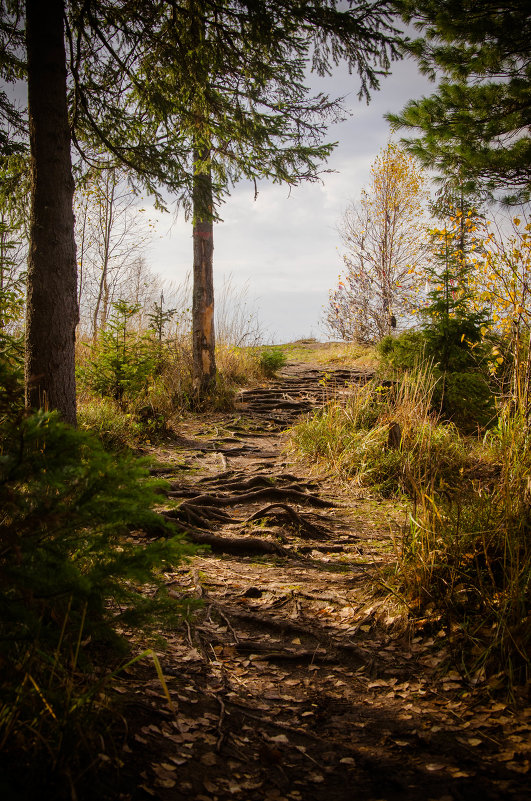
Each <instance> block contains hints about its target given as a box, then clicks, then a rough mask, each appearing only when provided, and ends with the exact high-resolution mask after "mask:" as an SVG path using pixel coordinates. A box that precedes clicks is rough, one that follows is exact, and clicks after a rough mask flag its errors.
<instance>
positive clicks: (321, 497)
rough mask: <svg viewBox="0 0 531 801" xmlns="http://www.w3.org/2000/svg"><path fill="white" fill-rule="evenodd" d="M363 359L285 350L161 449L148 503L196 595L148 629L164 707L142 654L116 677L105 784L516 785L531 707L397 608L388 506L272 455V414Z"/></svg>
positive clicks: (358, 788) (176, 589) (187, 792)
mask: <svg viewBox="0 0 531 801" xmlns="http://www.w3.org/2000/svg"><path fill="white" fill-rule="evenodd" d="M369 376H370V372H369V371H345V370H336V371H334V370H330V369H329V370H327V371H326V372H325V371H322V370H320V369H319V368H317V367H316V368H315V369H308V368H304V367H301V366H300V365H297V366H289V367H288V368H287V369H285V370H284V371H283V372H282V374H281V376H280V377H279V378H278V379H277V380H276V381H272V382H270V383H269V384H268V385H267V386H266V387H263V388H257V389H252V390H245V391H243V392H242V393H241V394H240V396H239V399H238V408H239V413H238V415H237V416H234V414H232V415H228V414H225V415H222V414H217V415H212V416H210V417H209V418H208V419H205V418H204V417H202V418H201V419H196V420H190V421H188V423H187V426H186V430H184V431H183V436H182V437H181V438H180V439H179V440H178V441H177V442H176V443H174V444H171V445H170V444H169V445H167V446H166V447H165V448H164V449H162V450H161V449H159V450H158V451H157V453H156V455H157V458H158V459H159V466H158V467H157V468H156V472H157V473H161V474H162V475H164V476H165V477H166V478H167V479H168V480H169V483H170V489H169V490H168V493H167V502H166V503H165V512H164V513H165V514H166V515H167V516H169V517H170V518H171V519H173V520H175V521H177V522H178V523H179V524H180V526H181V527H182V528H183V529H185V530H187V531H188V533H189V536H190V538H191V539H192V540H193V541H194V542H197V543H200V544H209V545H210V546H211V550H209V551H204V552H202V553H199V554H198V555H196V556H195V557H194V558H193V559H192V560H191V561H190V562H189V563H187V564H182V565H180V566H179V567H178V568H176V569H175V571H174V572H172V573H168V574H167V575H166V581H167V585H168V587H169V590H170V592H171V593H172V594H174V595H175V596H176V597H179V598H182V597H186V598H189V599H191V600H194V599H197V600H198V601H200V606H199V608H197V609H195V611H194V612H193V613H192V614H191V615H190V617H189V618H188V619H187V620H185V621H183V624H182V625H181V626H180V627H179V628H178V629H177V630H174V631H171V632H164V636H165V639H166V642H167V646H166V648H165V650H163V651H161V653H160V654H159V656H160V661H161V664H162V670H163V674H164V680H165V687H166V688H167V691H168V693H169V696H170V698H171V701H172V704H171V707H170V706H169V705H168V703H167V700H166V699H165V688H164V687H163V686H162V685H161V682H160V680H159V678H158V677H157V675H156V672H155V671H154V669H153V666H152V665H149V664H147V662H146V663H142V665H140V664H139V663H137V664H135V665H133V666H131V667H130V668H129V669H128V670H127V671H126V672H122V674H120V675H119V676H118V678H117V680H116V683H115V686H114V692H116V694H117V696H118V695H119V696H120V697H121V699H122V701H123V718H124V721H126V722H127V725H126V726H124V730H123V737H122V739H121V740H120V738H119V737H117V747H120V744H122V745H123V749H122V751H121V752H120V753H119V757H120V759H121V761H122V762H123V767H122V770H121V774H120V776H121V778H120V786H119V788H118V789H117V791H116V793H115V795H114V796H113V797H116V798H118V797H119V798H121V799H123V800H124V801H137V800H138V801H140V799H153V798H155V799H161V801H181V799H182V801H185V800H186V801H192V799H193V800H194V801H226V800H228V799H231V801H284V800H287V799H289V800H290V801H347V800H348V801H352V799H356V800H357V801H395V799H397V800H398V799H401V800H403V801H428V800H429V799H433V801H452V799H453V800H454V801H473V800H474V799H478V801H479V799H481V801H488V800H489V799H492V801H494V800H495V799H496V801H498V800H500V801H501V799H515V801H523V799H524V798H529V795H528V771H529V764H530V763H529V759H530V752H529V743H530V739H529V729H530V725H529V724H530V717H529V710H526V709H525V708H524V707H523V704H522V703H521V702H520V704H519V702H518V701H517V703H513V704H512V705H508V704H507V703H506V702H505V701H504V700H496V699H493V698H489V697H488V696H487V695H486V694H485V691H484V689H480V688H473V687H471V686H469V685H468V684H467V682H466V680H465V678H464V676H463V675H461V674H460V673H459V672H458V671H457V670H456V668H455V667H453V668H451V669H449V668H448V662H449V660H450V657H451V656H452V653H451V651H452V646H451V644H450V636H449V632H448V631H447V630H446V629H445V627H444V626H443V624H442V623H440V622H439V623H438V622H436V621H435V622H433V621H424V622H423V621H420V622H418V623H417V624H415V625H413V624H411V623H409V624H408V622H407V621H406V620H405V618H404V615H403V613H402V612H401V611H400V609H399V606H398V604H395V605H393V602H392V601H390V600H389V595H388V592H387V591H386V590H385V588H383V587H382V576H384V575H385V573H384V572H383V571H384V570H385V569H386V568H389V567H392V565H393V563H394V558H395V557H394V553H395V550H394V543H393V531H396V530H397V527H398V525H399V524H400V523H401V522H403V519H404V517H403V515H404V510H403V508H402V507H401V506H400V504H399V503H397V502H391V501H383V500H379V499H378V498H373V497H371V496H370V495H369V494H368V493H367V494H365V495H361V494H360V493H359V492H358V493H357V494H356V495H353V493H352V491H350V492H347V491H345V490H344V489H343V488H342V487H340V486H339V482H338V481H337V479H336V477H334V476H328V477H326V476H325V477H321V478H319V479H316V478H315V477H311V478H309V477H308V475H307V474H306V472H305V470H304V468H303V466H301V465H300V464H296V463H293V462H292V461H291V460H290V458H289V455H287V454H286V452H285V447H286V444H287V438H286V434H285V432H284V431H283V430H282V427H284V428H285V426H286V425H290V424H292V423H293V421H294V419H295V417H296V415H297V414H300V413H301V412H304V411H306V410H307V409H308V408H313V407H315V406H316V405H318V404H322V403H323V402H325V401H326V399H327V397H330V392H331V390H330V387H331V386H333V387H334V390H335V389H336V388H337V389H339V390H340V391H342V392H348V391H352V387H351V384H352V383H354V382H356V381H365V380H367V378H368V377H369ZM160 460H162V461H163V463H164V464H162V465H161V464H160ZM445 643H448V644H447V645H445ZM138 647H141V643H139V646H138Z"/></svg>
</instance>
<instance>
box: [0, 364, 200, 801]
mask: <svg viewBox="0 0 531 801" xmlns="http://www.w3.org/2000/svg"><path fill="white" fill-rule="evenodd" d="M0 386H1V387H2V392H1V393H0V642H1V644H2V651H1V659H0V680H1V681H0V684H1V687H2V691H1V695H0V776H1V779H0V787H1V785H2V784H3V787H1V789H2V790H3V791H4V792H3V797H12V796H9V795H7V793H8V790H9V788H10V787H11V788H13V787H18V792H17V793H15V797H25V798H30V797H34V796H33V795H32V793H35V792H37V793H38V796H35V797H39V798H45V797H48V796H47V791H48V790H50V788H53V797H54V798H61V797H63V795H64V796H65V797H68V798H70V797H71V796H72V797H74V795H75V792H76V790H75V788H76V785H77V783H78V780H79V779H80V777H81V775H82V774H83V773H84V772H85V771H86V770H87V769H88V767H90V765H91V763H93V765H96V763H94V762H93V760H94V755H95V754H96V753H98V752H100V751H102V750H104V746H103V744H102V742H101V740H100V738H99V735H98V737H96V734H95V731H96V724H95V720H96V718H98V720H100V724H101V719H100V718H101V715H103V717H105V714H106V710H105V704H102V702H101V693H102V689H103V681H104V680H103V679H101V678H100V679H96V678H95V665H102V664H108V663H111V664H118V663H119V660H120V659H121V658H122V657H123V654H124V653H125V640H123V639H122V637H121V634H122V631H123V629H125V628H127V627H133V626H134V627H135V628H137V627H139V626H140V627H141V629H142V631H143V632H144V633H145V632H146V631H148V630H150V629H152V630H156V629H158V627H159V626H160V623H161V621H164V623H165V625H168V624H170V623H172V621H173V622H175V621H176V620H178V619H179V617H180V616H182V613H183V605H182V604H180V603H179V602H178V601H176V600H174V599H173V598H171V597H169V595H168V594H167V592H166V590H165V585H164V581H163V573H162V571H163V570H164V569H168V568H171V566H172V565H175V564H177V563H178V562H179V561H180V560H181V559H182V558H183V557H184V556H185V554H187V553H191V552H193V548H192V546H190V545H188V544H186V543H185V542H184V541H183V540H182V539H181V538H180V537H179V535H176V534H175V530H174V529H172V528H171V526H169V524H167V523H166V522H165V521H164V519H163V518H161V517H160V516H159V515H158V514H156V513H155V512H154V511H153V507H154V506H155V504H157V503H158V502H159V500H160V496H159V494H158V492H159V488H160V482H156V481H153V480H152V479H150V478H149V477H148V474H147V469H146V466H145V465H144V464H143V463H142V462H140V461H139V460H138V459H134V458H132V457H120V458H117V457H115V456H113V455H112V454H110V453H108V452H106V451H105V450H104V448H103V446H102V444H101V443H100V442H99V441H98V440H97V439H96V438H95V437H94V436H92V435H90V434H88V433H87V432H83V431H79V430H76V429H73V428H71V427H70V426H67V425H65V424H63V423H61V422H60V420H59V419H58V416H57V414H56V413H49V412H43V411H39V412H36V413H34V414H29V413H28V412H26V411H24V410H23V408H22V405H21V402H20V385H19V384H18V380H17V375H16V373H13V369H12V367H10V366H9V365H8V364H6V363H5V362H0ZM134 531H136V532H141V531H143V532H145V533H148V534H149V536H150V538H151V540H152V541H151V542H148V541H146V539H145V537H144V539H141V540H140V541H139V539H138V537H135V536H132V533H133V532H134ZM146 584H147V585H148V589H149V591H146ZM120 654H121V656H120ZM109 672H110V671H108V670H105V671H104V673H105V674H107V675H108V673H109ZM100 724H98V731H99V730H100V729H103V730H104V729H105V726H102V725H100ZM96 762H97V761H96ZM86 780H87V777H86V776H85V777H84V780H83V781H86ZM78 790H79V788H78ZM73 793H74V795H72V794H73ZM50 797H51V796H50Z"/></svg>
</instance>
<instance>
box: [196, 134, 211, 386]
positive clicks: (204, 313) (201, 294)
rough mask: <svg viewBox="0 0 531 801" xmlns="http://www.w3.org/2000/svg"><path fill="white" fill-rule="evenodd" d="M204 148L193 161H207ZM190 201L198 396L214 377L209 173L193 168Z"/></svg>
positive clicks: (201, 162) (208, 171)
mask: <svg viewBox="0 0 531 801" xmlns="http://www.w3.org/2000/svg"><path fill="white" fill-rule="evenodd" d="M209 158H210V153H209V152H208V150H201V151H200V152H198V151H195V152H194V164H196V165H198V164H204V163H205V162H208V160H209ZM193 203H194V291H193V303H192V329H193V330H192V336H193V378H194V389H195V391H196V393H197V394H198V395H199V397H201V396H203V395H205V394H207V393H208V392H209V391H210V390H211V389H212V387H213V385H214V382H215V379H216V360H215V337H214V280H213V272H212V261H213V254H214V226H213V222H212V175H211V172H210V167H209V168H208V170H207V171H206V172H200V171H199V170H198V169H197V168H196V173H195V175H194V189H193Z"/></svg>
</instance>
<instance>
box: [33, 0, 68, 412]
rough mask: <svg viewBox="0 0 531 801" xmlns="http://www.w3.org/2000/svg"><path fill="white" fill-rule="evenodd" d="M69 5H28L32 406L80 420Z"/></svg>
mask: <svg viewBox="0 0 531 801" xmlns="http://www.w3.org/2000/svg"><path fill="white" fill-rule="evenodd" d="M63 11H64V7H63V0H47V2H46V3H44V2H42V0H26V44H27V58H28V110H29V127H30V152H31V219H30V247H29V256H28V294H27V321H26V403H27V405H28V406H29V407H31V408H49V409H58V410H59V411H60V412H61V415H62V417H63V419H64V420H66V421H67V422H69V423H72V424H75V422H76V385H75V372H74V359H75V329H76V324H77V321H78V304H77V286H76V282H77V276H76V249H75V242H74V212H73V194H74V181H73V178H72V163H71V157H70V128H69V123H68V110H67V97H66V59H65V46H64V31H63Z"/></svg>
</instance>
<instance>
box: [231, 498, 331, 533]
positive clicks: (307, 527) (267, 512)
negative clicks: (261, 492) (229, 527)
mask: <svg viewBox="0 0 531 801" xmlns="http://www.w3.org/2000/svg"><path fill="white" fill-rule="evenodd" d="M275 509H282V510H283V511H282V512H281V513H279V512H273V510H275ZM272 512H273V513H272ZM265 517H267V518H268V519H271V518H273V519H274V520H275V522H276V523H277V524H278V525H282V524H285V523H286V522H291V523H294V524H295V525H296V526H297V527H298V528H299V530H300V533H302V532H304V533H306V534H308V535H309V536H313V537H317V538H318V539H329V538H330V537H329V535H328V534H327V533H326V531H325V530H324V529H323V528H321V527H320V526H315V525H314V524H313V523H310V521H309V520H306V519H305V518H304V517H303V516H302V515H300V514H298V512H296V511H295V509H293V508H292V507H291V506H288V505H287V504H285V503H272V504H270V506H266V507H264V508H263V509H260V510H259V511H258V512H255V513H254V514H253V515H251V517H248V518H247V520H246V522H247V523H251V522H252V521H253V520H260V519H262V518H265Z"/></svg>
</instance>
